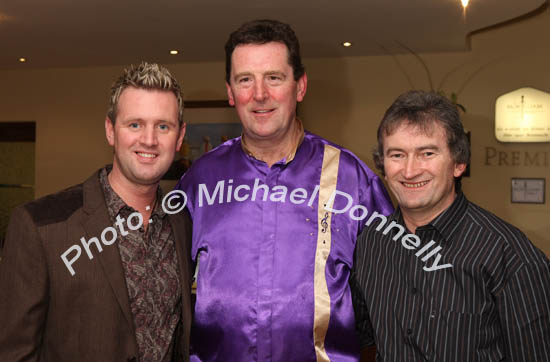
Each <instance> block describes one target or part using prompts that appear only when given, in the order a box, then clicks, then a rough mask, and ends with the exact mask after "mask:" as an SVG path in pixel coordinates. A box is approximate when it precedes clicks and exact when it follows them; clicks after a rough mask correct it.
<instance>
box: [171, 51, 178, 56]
mask: <svg viewBox="0 0 550 362" xmlns="http://www.w3.org/2000/svg"><path fill="white" fill-rule="evenodd" d="M178 53H179V52H178V51H177V50H170V54H172V55H177V54H178Z"/></svg>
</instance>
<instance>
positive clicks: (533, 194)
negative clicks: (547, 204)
mask: <svg viewBox="0 0 550 362" xmlns="http://www.w3.org/2000/svg"><path fill="white" fill-rule="evenodd" d="M545 183H546V179H545V178H512V202H513V203H524V204H544V201H545V200H544V189H545Z"/></svg>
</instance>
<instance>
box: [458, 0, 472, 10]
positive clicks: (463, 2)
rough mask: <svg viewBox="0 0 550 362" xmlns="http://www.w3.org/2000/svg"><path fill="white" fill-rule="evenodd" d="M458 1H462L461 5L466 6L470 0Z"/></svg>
mask: <svg viewBox="0 0 550 362" xmlns="http://www.w3.org/2000/svg"><path fill="white" fill-rule="evenodd" d="M460 2H461V3H462V7H464V8H466V6H468V3H469V2H470V0H460Z"/></svg>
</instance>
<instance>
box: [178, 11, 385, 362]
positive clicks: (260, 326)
mask: <svg viewBox="0 0 550 362" xmlns="http://www.w3.org/2000/svg"><path fill="white" fill-rule="evenodd" d="M225 51H226V86H227V94H228V97H229V102H230V104H231V105H233V106H235V108H236V110H237V113H238V115H239V118H240V120H241V123H242V127H243V134H242V137H239V138H236V139H233V140H229V141H227V142H225V143H224V144H222V145H220V146H219V147H218V148H216V149H215V150H213V151H211V152H209V153H207V154H206V155H204V156H203V157H202V158H200V159H199V160H198V161H196V162H195V163H194V164H193V165H192V166H191V168H190V170H189V171H188V172H187V173H186V174H185V175H184V176H183V177H182V179H181V181H180V183H179V184H178V187H179V188H180V189H181V190H183V191H184V192H185V193H186V195H187V198H188V201H187V206H188V208H189V211H190V213H191V215H192V218H193V246H192V257H193V259H199V271H198V277H197V303H196V307H195V316H194V325H193V328H194V329H193V334H192V356H191V359H192V360H194V361H198V360H201V361H220V360H231V361H253V360H257V361H269V360H273V361H286V362H289V361H311V360H318V361H327V360H329V359H330V360H333V361H355V360H357V358H358V353H359V349H358V344H357V337H356V334H355V330H354V314H353V308H352V303H351V292H350V288H349V284H348V278H349V274H350V269H351V267H352V265H353V252H354V249H355V241H356V238H357V235H358V234H359V232H360V231H361V228H362V227H363V225H364V221H363V222H362V220H361V219H360V218H359V217H356V216H357V214H361V213H360V212H357V213H353V212H349V210H351V209H353V207H352V206H351V205H350V203H353V205H355V206H360V207H362V208H365V207H366V208H368V210H370V211H378V212H380V213H382V214H385V215H387V214H389V213H391V212H392V211H393V208H392V205H391V203H390V201H389V198H388V195H387V193H386V191H385V189H384V186H383V184H382V182H381V181H380V180H379V178H378V177H377V176H376V175H375V174H374V173H373V172H372V171H371V170H369V169H368V168H367V166H366V165H365V164H364V163H363V162H361V161H360V160H359V159H358V158H357V157H356V156H355V155H353V154H352V153H351V152H349V151H348V150H345V149H343V148H341V147H339V146H337V145H334V144H331V143H330V142H328V141H326V140H324V139H322V138H321V137H318V136H316V135H313V134H311V133H309V132H305V131H304V130H303V127H302V123H301V121H300V120H298V119H297V118H296V104H297V102H300V101H302V100H303V98H304V96H305V94H306V89H307V76H306V73H305V71H304V67H303V65H302V62H301V59H300V50H299V44H298V40H297V38H296V36H295V34H294V32H293V31H292V29H291V28H290V27H289V26H288V25H286V24H283V23H280V22H277V21H272V20H259V21H253V22H249V23H246V24H244V25H243V26H242V27H241V28H239V29H238V30H237V31H235V32H234V33H232V34H231V35H230V37H229V40H228V41H227V43H226V46H225ZM350 200H351V201H350ZM355 206H354V207H355ZM343 210H345V211H343ZM354 210H358V209H357V208H355V209H354Z"/></svg>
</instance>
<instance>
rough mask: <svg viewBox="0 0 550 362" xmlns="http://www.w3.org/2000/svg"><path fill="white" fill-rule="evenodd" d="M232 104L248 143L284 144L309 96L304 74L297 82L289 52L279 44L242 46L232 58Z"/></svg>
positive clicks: (228, 86)
mask: <svg viewBox="0 0 550 362" xmlns="http://www.w3.org/2000/svg"><path fill="white" fill-rule="evenodd" d="M226 86H227V94H228V97H229V104H231V105H232V106H235V108H236V110H237V113H238V115H239V118H240V119H241V123H242V125H243V131H244V133H245V136H246V138H247V141H251V142H258V141H263V140H269V141H273V140H275V141H276V140H280V139H283V138H284V137H285V136H287V135H288V134H289V131H290V130H291V127H292V124H293V122H294V120H295V118H296V102H301V101H302V99H303V98H304V95H305V93H306V86H307V78H306V75H305V74H304V75H303V76H302V77H301V78H300V79H298V81H295V80H294V77H293V71H292V67H291V66H290V64H288V49H287V47H286V45H284V44H283V43H278V42H270V43H266V44H245V45H238V46H237V47H236V48H235V50H234V51H233V54H232V57H231V76H230V83H229V84H227V83H226Z"/></svg>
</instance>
